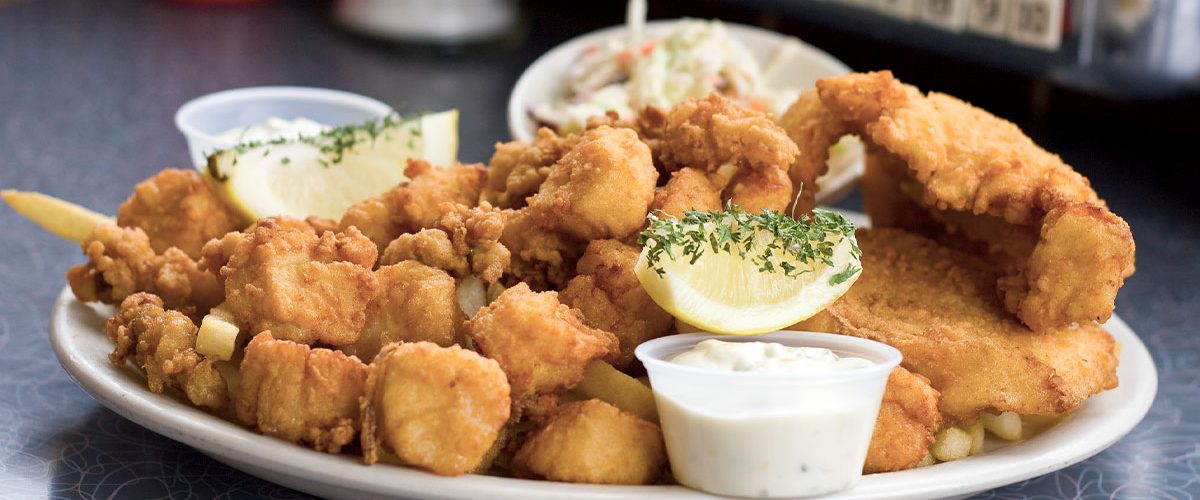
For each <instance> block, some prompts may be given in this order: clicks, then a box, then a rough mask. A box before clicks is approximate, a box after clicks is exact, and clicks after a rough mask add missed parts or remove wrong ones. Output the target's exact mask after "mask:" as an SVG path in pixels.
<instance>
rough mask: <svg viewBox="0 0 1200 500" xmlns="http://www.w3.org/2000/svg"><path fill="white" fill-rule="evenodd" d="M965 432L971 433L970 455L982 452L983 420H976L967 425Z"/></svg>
mask: <svg viewBox="0 0 1200 500" xmlns="http://www.w3.org/2000/svg"><path fill="white" fill-rule="evenodd" d="M967 433H968V434H970V435H971V455H978V454H980V453H983V436H984V432H983V422H980V421H978V420H976V421H975V423H974V424H971V426H970V427H967Z"/></svg>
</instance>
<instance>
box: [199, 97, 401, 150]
mask: <svg viewBox="0 0 1200 500" xmlns="http://www.w3.org/2000/svg"><path fill="white" fill-rule="evenodd" d="M391 111H392V107H391V106H388V105H387V104H384V103H382V102H380V101H377V100H375V99H372V98H370V97H367V96H364V95H359V94H354V93H351V92H344V91H341V90H332V89H322V88H315V87H246V88H240V89H232V90H225V91H221V92H216V93H213V94H208V95H205V96H201V97H197V98H195V99H192V100H191V101H188V102H187V103H185V104H184V105H183V106H181V107H180V108H179V111H176V112H175V126H176V127H178V128H179V131H180V132H182V133H183V136H184V137H185V138H186V139H187V143H188V152H189V153H190V154H191V158H192V164H194V165H195V166H196V167H197V168H199V167H202V166H204V165H205V164H206V163H207V157H208V155H209V154H211V153H213V152H215V151H218V150H221V149H225V148H229V147H233V146H235V145H236V144H229V143H227V142H225V141H221V140H220V139H218V138H217V136H218V135H219V134H221V133H223V132H225V131H227V130H230V129H233V128H237V127H246V126H251V125H257V124H260V123H262V122H264V121H266V120H267V118H271V117H278V118H284V119H288V120H294V119H296V118H308V119H311V120H314V121H317V122H319V123H322V124H325V125H331V126H335V127H336V126H341V125H348V124H351V123H362V122H365V121H367V120H371V119H374V118H379V117H381V116H384V115H386V114H388V113H390V112H391Z"/></svg>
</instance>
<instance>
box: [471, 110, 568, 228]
mask: <svg viewBox="0 0 1200 500" xmlns="http://www.w3.org/2000/svg"><path fill="white" fill-rule="evenodd" d="M578 143H579V135H577V134H570V135H566V136H561V137H560V136H559V135H557V134H555V133H554V132H553V131H551V130H550V129H548V128H545V127H541V128H539V129H538V131H537V137H534V139H533V140H532V141H512V142H502V143H496V152H495V153H493V154H492V159H491V161H489V162H488V169H487V182H485V183H484V185H483V191H482V193H480V196H479V199H480V201H486V202H489V203H491V204H492V205H494V206H496V207H497V208H502V209H509V208H511V209H519V208H523V207H524V206H525V203H526V198H529V197H530V196H533V195H534V193H537V191H538V188H539V187H541V185H542V182H544V181H545V180H546V176H548V175H550V166H551V165H554V164H555V163H557V162H558V160H559V159H560V158H562V157H563V155H565V154H567V151H570V150H571V149H572V148H574V147H575V145H576V144H578Z"/></svg>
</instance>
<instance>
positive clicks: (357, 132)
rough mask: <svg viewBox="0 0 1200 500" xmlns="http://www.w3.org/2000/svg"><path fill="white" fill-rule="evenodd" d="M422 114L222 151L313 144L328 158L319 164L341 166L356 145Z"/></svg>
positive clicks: (418, 126) (393, 116)
mask: <svg viewBox="0 0 1200 500" xmlns="http://www.w3.org/2000/svg"><path fill="white" fill-rule="evenodd" d="M424 114H425V113H418V114H412V115H401V114H399V113H395V112H393V113H390V114H388V115H387V116H384V117H383V118H378V119H373V120H368V121H365V122H363V123H357V124H351V125H343V126H341V127H337V128H333V129H330V130H327V131H325V132H322V133H320V134H318V135H315V136H300V137H281V138H278V139H272V140H269V141H251V142H245V143H241V144H238V145H237V146H234V147H232V148H229V149H227V150H225V151H231V152H233V154H235V155H241V154H244V153H245V152H247V151H250V150H252V149H254V148H257V147H260V146H272V145H282V144H292V143H297V142H302V143H306V144H312V145H314V146H316V147H317V148H319V149H320V150H321V153H323V154H324V155H325V157H326V158H328V161H326V162H322V164H323V165H326V166H328V165H330V164H334V163H339V162H341V161H342V158H344V157H345V154H346V152H347V151H349V150H351V149H353V148H354V146H355V145H357V144H359V143H361V142H364V141H370V142H374V141H375V139H377V138H379V137H380V136H381V135H383V134H384V133H385V132H387V131H388V130H389V129H391V128H392V127H394V126H396V125H399V124H402V123H404V122H408V121H412V120H417V119H418V118H420V117H421V116H423V115H424ZM412 136H413V137H420V136H421V122H420V121H419V120H418V121H417V122H416V126H415V127H413V131H412ZM409 141H410V142H411V141H412V139H411V138H410V139H409ZM270 152H271V150H270V149H267V150H265V151H263V156H264V157H265V156H267V155H268V154H270ZM218 153H220V151H218V152H216V153H213V155H216V154H218ZM210 156H211V155H210ZM236 164H237V159H236V158H235V159H234V165H236Z"/></svg>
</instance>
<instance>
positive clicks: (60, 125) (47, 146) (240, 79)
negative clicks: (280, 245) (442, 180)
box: [0, 0, 1200, 499]
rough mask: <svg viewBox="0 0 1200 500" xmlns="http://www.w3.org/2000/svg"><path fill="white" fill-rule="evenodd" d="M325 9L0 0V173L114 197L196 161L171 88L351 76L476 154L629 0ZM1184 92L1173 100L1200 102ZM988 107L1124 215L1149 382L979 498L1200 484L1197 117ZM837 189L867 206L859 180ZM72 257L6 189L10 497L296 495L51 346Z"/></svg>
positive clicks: (1085, 494) (3, 369)
mask: <svg viewBox="0 0 1200 500" xmlns="http://www.w3.org/2000/svg"><path fill="white" fill-rule="evenodd" d="M195 3H200V2H195ZM696 6H697V7H696V10H697V12H695V14H697V15H707V16H713V15H723V13H725V12H728V13H729V15H730V16H731V17H735V18H738V19H740V20H742V21H743V22H750V23H755V22H763V23H767V24H769V25H772V26H780V24H779V22H778V21H779V19H778V18H774V17H771V16H764V15H761V14H759V13H755V12H751V11H748V10H747V9H749V7H746V6H741V5H738V4H736V3H734V2H697V3H696ZM331 8H332V4H330V3H329V2H316V1H312V2H282V1H280V2H257V3H256V5H251V6H243V7H221V8H215V7H201V6H196V5H186V4H185V3H182V2H180V3H174V2H162V1H147V0H107V1H104V2H98V1H86V0H0V188H6V189H7V188H12V189H20V190H34V191H40V192H44V193H47V194H50V195H53V196H57V197H60V198H64V199H67V200H71V201H74V202H76V203H79V204H81V205H84V206H86V207H90V208H92V209H95V210H99V211H105V212H109V213H112V212H114V211H115V208H116V206H117V205H118V204H119V203H120V202H121V201H122V200H123V199H124V198H125V197H127V196H128V195H129V193H130V191H131V188H132V186H133V185H134V184H135V183H136V182H138V181H140V180H142V179H145V178H146V177H148V176H150V175H152V174H153V173H155V172H156V171H158V170H159V169H161V168H163V167H167V166H184V167H186V166H188V165H187V163H188V154H187V148H186V145H185V143H184V139H183V137H182V136H181V135H180V134H179V133H178V131H177V130H176V129H175V126H174V124H173V115H174V113H175V111H176V109H177V108H178V107H179V106H180V105H181V104H183V103H184V102H186V101H188V100H189V99H192V98H194V97H197V96H200V95H204V94H207V93H211V92H215V91H219V90H223V89H229V88H235V87H245V86H256V85H302V86H315V87H328V88H336V89H342V90H347V91H351V92H356V93H360V94H364V95H368V96H371V97H374V98H377V99H380V100H382V101H384V102H387V103H389V104H392V105H394V106H396V107H397V108H398V109H401V110H405V111H423V110H442V109H448V108H452V107H453V108H457V109H458V110H459V112H460V113H461V119H460V122H459V127H460V149H459V157H460V159H461V160H463V161H479V162H486V161H487V159H488V158H489V156H490V153H491V151H492V148H493V145H494V144H495V143H496V142H497V141H504V140H508V131H507V126H506V118H505V106H506V102H507V99H508V95H509V92H510V89H511V88H512V86H513V84H514V82H515V81H516V79H517V78H518V76H519V75H520V74H521V72H522V71H523V69H524V68H525V67H526V66H528V65H529V64H530V63H531V62H532V61H533V60H534V59H536V57H537V56H538V55H540V54H541V53H543V52H545V51H546V50H548V49H549V48H551V47H553V46H554V45H556V44H558V43H561V42H562V41H565V40H566V39H568V38H570V37H572V36H575V35H577V34H580V33H582V32H585V31H590V30H592V29H595V28H599V27H602V26H605V25H611V24H618V23H620V22H621V21H622V15H623V14H622V12H621V9H620V8H619V6H618V8H606V9H600V8H598V7H595V6H592V7H588V10H585V11H583V12H578V11H575V10H572V8H571V7H568V6H566V5H560V4H557V3H554V2H525V3H522V4H520V8H521V16H520V22H519V23H518V24H517V25H516V26H514V27H513V28H512V29H511V30H510V31H509V32H508V33H506V34H504V35H502V36H501V37H499V38H497V39H495V40H491V41H489V42H487V43H482V44H473V45H468V46H458V47H446V46H438V45H432V44H414V43H396V42H390V41H385V40H379V39H374V38H370V37H366V36H362V35H358V34H355V33H352V32H350V31H348V30H346V29H345V28H342V27H340V26H338V25H337V24H336V23H335V22H334V21H333V20H332V19H331V16H330V15H329V12H330V10H331ZM683 9H684V7H680V6H670V7H668V6H657V7H656V6H654V5H652V9H651V14H652V15H670V16H675V15H680V14H692V13H693V12H690V11H685V10H683ZM772 23H773V24H772ZM795 34H798V35H800V36H801V37H804V36H805V34H804V33H795ZM820 39H821V40H825V41H827V40H835V41H836V40H837V38H836V37H835V36H834V35H830V34H825V35H822V37H821V38H820ZM818 45H819V46H821V47H822V48H823V49H825V50H827V51H829V52H831V53H832V54H833V55H835V56H838V57H843V58H844V60H846V62H847V63H849V64H850V65H851V66H852V67H855V68H856V69H870V68H864V67H862V65H865V64H872V65H874V64H879V61H878V60H875V59H871V57H870V56H868V55H863V53H864V51H863V50H862V49H861V48H858V49H854V50H850V49H846V50H842V49H843V47H839V46H838V44H837V43H834V42H827V43H825V44H824V45H821V44H818ZM881 50H882V49H881ZM911 59H912V58H907V59H905V58H899V57H898V58H897V59H896V61H897V64H898V65H899V66H898V67H897V68H896V69H897V72H898V73H899V74H900V76H901V78H906V77H910V76H911V77H912V78H913V79H914V80H916V81H918V82H919V83H920V84H922V85H923V86H926V87H929V86H933V88H937V87H936V85H937V83H936V81H932V78H931V77H929V76H924V77H923V76H922V75H928V73H922V72H921V70H920V67H918V66H913V65H910V64H909V63H910V62H911ZM981 71H982V70H981ZM943 72H945V71H943ZM983 80H984V79H981V80H980V82H979V83H978V85H979V86H980V87H979V88H978V89H974V88H972V89H973V90H971V92H975V93H977V95H979V96H981V99H983V100H984V101H988V102H999V103H1011V102H1019V101H1021V99H1017V98H1008V97H1005V96H1006V95H1008V94H1006V92H1009V91H1010V90H1011V89H1005V88H997V87H1002V85H1001V84H999V83H997V82H996V81H993V82H986V81H983ZM999 81H1000V82H1003V81H1007V80H999ZM1014 88H1015V87H1014ZM1011 91H1012V92H1023V91H1019V90H1011ZM997 96H999V97H997ZM989 99H990V101H989ZM1184 102H1185V103H1186V104H1185V105H1184V106H1182V107H1181V108H1179V110H1178V113H1185V112H1188V111H1195V110H1196V106H1194V103H1192V102H1191V101H1184ZM1123 106H1124V107H1123V108H1122V109H1126V110H1128V109H1131V108H1137V106H1136V105H1129V104H1125V105H1123ZM993 110H994V111H996V112H997V113H998V114H1000V115H1002V116H1010V117H1012V118H1013V119H1015V120H1017V121H1018V123H1020V124H1021V125H1022V126H1026V127H1027V130H1028V131H1030V133H1031V135H1033V136H1034V138H1035V139H1036V140H1038V141H1039V142H1040V143H1042V144H1043V145H1044V146H1046V147H1047V148H1048V149H1050V150H1052V151H1055V152H1057V153H1059V154H1061V155H1062V156H1063V158H1064V159H1065V160H1066V161H1067V162H1068V163H1069V164H1071V165H1073V166H1074V167H1075V168H1077V169H1078V170H1079V171H1081V172H1082V173H1084V174H1085V175H1087V176H1088V177H1089V178H1090V179H1091V180H1092V183H1093V185H1094V187H1095V189H1096V190H1097V191H1098V192H1099V194H1100V195H1101V196H1102V197H1103V198H1104V199H1106V200H1107V202H1108V204H1109V206H1110V207H1111V209H1112V210H1113V211H1114V212H1115V213H1117V214H1119V215H1121V216H1122V217H1124V218H1125V219H1126V220H1127V221H1128V222H1129V224H1130V226H1131V227H1132V229H1133V234H1134V236H1135V238H1136V241H1137V243H1138V247H1137V272H1136V274H1134V275H1133V276H1132V277H1131V278H1129V279H1128V280H1127V282H1126V283H1125V286H1124V288H1123V289H1122V290H1121V293H1120V296H1119V298H1118V300H1117V307H1116V312H1117V314H1119V315H1120V316H1121V317H1122V318H1123V319H1124V320H1125V321H1126V322H1127V323H1128V324H1129V325H1130V326H1131V327H1132V328H1133V330H1134V331H1136V332H1137V333H1138V334H1139V335H1140V337H1141V339H1142V341H1143V342H1144V343H1145V344H1146V346H1147V347H1148V348H1149V351H1150V352H1151V354H1152V356H1153V359H1154V362H1155V364H1156V365H1157V369H1158V377H1159V385H1158V394H1157V398H1156V399H1155V401H1154V404H1153V406H1152V408H1151V409H1150V411H1149V413H1148V414H1147V415H1146V417H1145V419H1144V420H1143V421H1142V422H1141V423H1140V424H1139V425H1138V426H1137V427H1136V428H1135V429H1133V431H1132V432H1131V433H1130V434H1129V435H1127V436H1126V437H1125V438H1123V439H1121V440H1120V441H1118V442H1117V443H1116V444H1114V445H1113V446H1112V447H1110V448H1108V449H1107V450H1105V451H1103V452H1101V453H1099V454H1097V455H1095V456H1093V457H1091V458H1088V459H1086V460H1084V461H1082V462H1080V463H1077V464H1075V465H1072V466H1070V467H1067V468H1065V469H1062V470H1059V471H1057V472H1053V473H1050V474H1046V475H1044V476H1041V477H1037V478H1033V479H1029V480H1026V481H1022V482H1019V483H1016V484H1012V485H1008V486H1004V487H1001V488H997V489H995V490H992V491H988V492H985V493H982V494H979V495H977V498H984V499H987V498H996V499H1026V498H1029V499H1034V498H1086V499H1093V498H1176V499H1188V498H1194V497H1198V496H1200V332H1197V329H1198V327H1197V325H1200V286H1198V285H1200V217H1198V213H1197V207H1198V206H1200V195H1198V194H1197V193H1200V186H1197V184H1196V183H1195V182H1191V179H1190V176H1189V173H1188V172H1187V171H1188V170H1194V169H1195V163H1196V160H1195V159H1196V156H1195V153H1196V152H1195V146H1196V144H1198V143H1200V141H1198V140H1196V139H1198V137H1196V136H1194V135H1192V136H1191V137H1190V139H1189V138H1188V136H1189V134H1194V132H1195V128H1194V125H1193V126H1192V128H1191V129H1186V127H1187V126H1188V125H1186V123H1185V124H1184V125H1181V126H1182V127H1185V129H1184V131H1183V132H1180V131H1179V129H1178V128H1172V129H1171V130H1169V131H1167V132H1161V131H1159V130H1157V129H1155V128H1153V127H1144V126H1140V125H1137V124H1134V123H1126V124H1120V123H1110V122H1106V121H1105V119H1104V118H1103V116H1102V115H1103V113H1091V114H1087V113H1086V112H1085V111H1079V110H1078V109H1077V110H1075V111H1067V112H1065V114H1061V115H1053V114H1051V115H1050V117H1049V118H1038V117H1037V116H1033V115H1031V114H1030V113H1029V112H1028V110H1027V109H1022V108H1020V106H1014V107H1010V108H1001V109H993ZM1077 112H1078V113H1082V114H1072V113H1077ZM1168 114H1170V113H1168ZM1184 121H1186V120H1184V119H1177V120H1176V122H1180V123H1182V122H1184ZM1172 123H1175V122H1172ZM1189 130H1190V132H1189ZM1189 145H1190V147H1187V146H1189ZM1185 147H1187V148H1186V149H1185ZM837 206H839V207H842V208H847V209H861V206H860V201H859V199H858V197H857V196H856V195H851V196H850V197H849V198H846V199H845V200H842V201H841V202H839V203H838V204H837ZM82 260H83V257H82V256H81V253H80V249H79V248H78V247H77V246H75V245H73V244H71V243H69V242H66V241H64V240H61V239H59V238H56V237H55V236H53V235H51V234H50V233H48V232H46V231H44V230H42V229H40V228H39V227H38V226H36V225H34V224H33V223H31V222H29V221H28V220H25V219H24V218H22V217H21V216H19V215H18V214H16V213H15V212H13V211H12V210H10V209H8V208H7V207H3V208H0V497H3V498H41V497H56V498H59V497H61V498H156V497H172V498H243V497H258V498H306V497H308V495H306V494H304V493H301V492H298V491H294V490H291V489H288V488H286V487H283V486H280V485H276V484H273V483H270V482H267V481H265V480H262V479H259V478H257V477H254V476H251V475H248V474H246V473H243V472H241V471H239V470H236V469H234V468H231V467H229V466H226V465H224V464H222V463H219V462H217V461H215V460H213V459H211V458H209V457H208V456H206V455H204V454H202V453H200V452H199V451H197V450H195V449H193V448H191V447H189V446H187V445H184V444H180V443H178V442H175V441H172V440H170V439H167V438H165V437H162V436H160V435H158V434H155V433H154V432H152V431H149V430H147V429H145V428H142V427H140V426H139V425H137V424H135V423H133V422H130V421H128V420H126V419H124V418H122V417H121V416H119V415H117V414H116V413H114V412H112V411H110V410H109V409H107V408H105V407H104V406H102V405H101V404H99V403H97V402H96V401H95V400H93V399H92V398H91V397H90V396H89V395H88V394H87V393H86V392H84V391H83V390H82V389H81V388H80V387H78V386H77V385H76V384H75V382H74V381H72V379H71V378H70V377H69V376H68V374H67V373H66V372H65V371H64V370H63V369H62V368H61V367H60V365H59V363H58V361H57V360H56V358H55V356H54V354H53V352H52V351H51V347H50V344H49V342H48V329H49V325H48V323H49V320H50V314H51V308H52V306H53V304H54V300H55V298H56V297H57V295H58V294H59V293H60V291H61V290H62V288H63V286H64V284H65V280H64V277H63V276H64V272H65V271H66V270H67V268H68V267H70V266H71V265H73V264H76V263H79V262H82ZM297 451H300V450H299V449H297ZM957 480H962V481H970V480H971V478H958V479H957Z"/></svg>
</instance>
